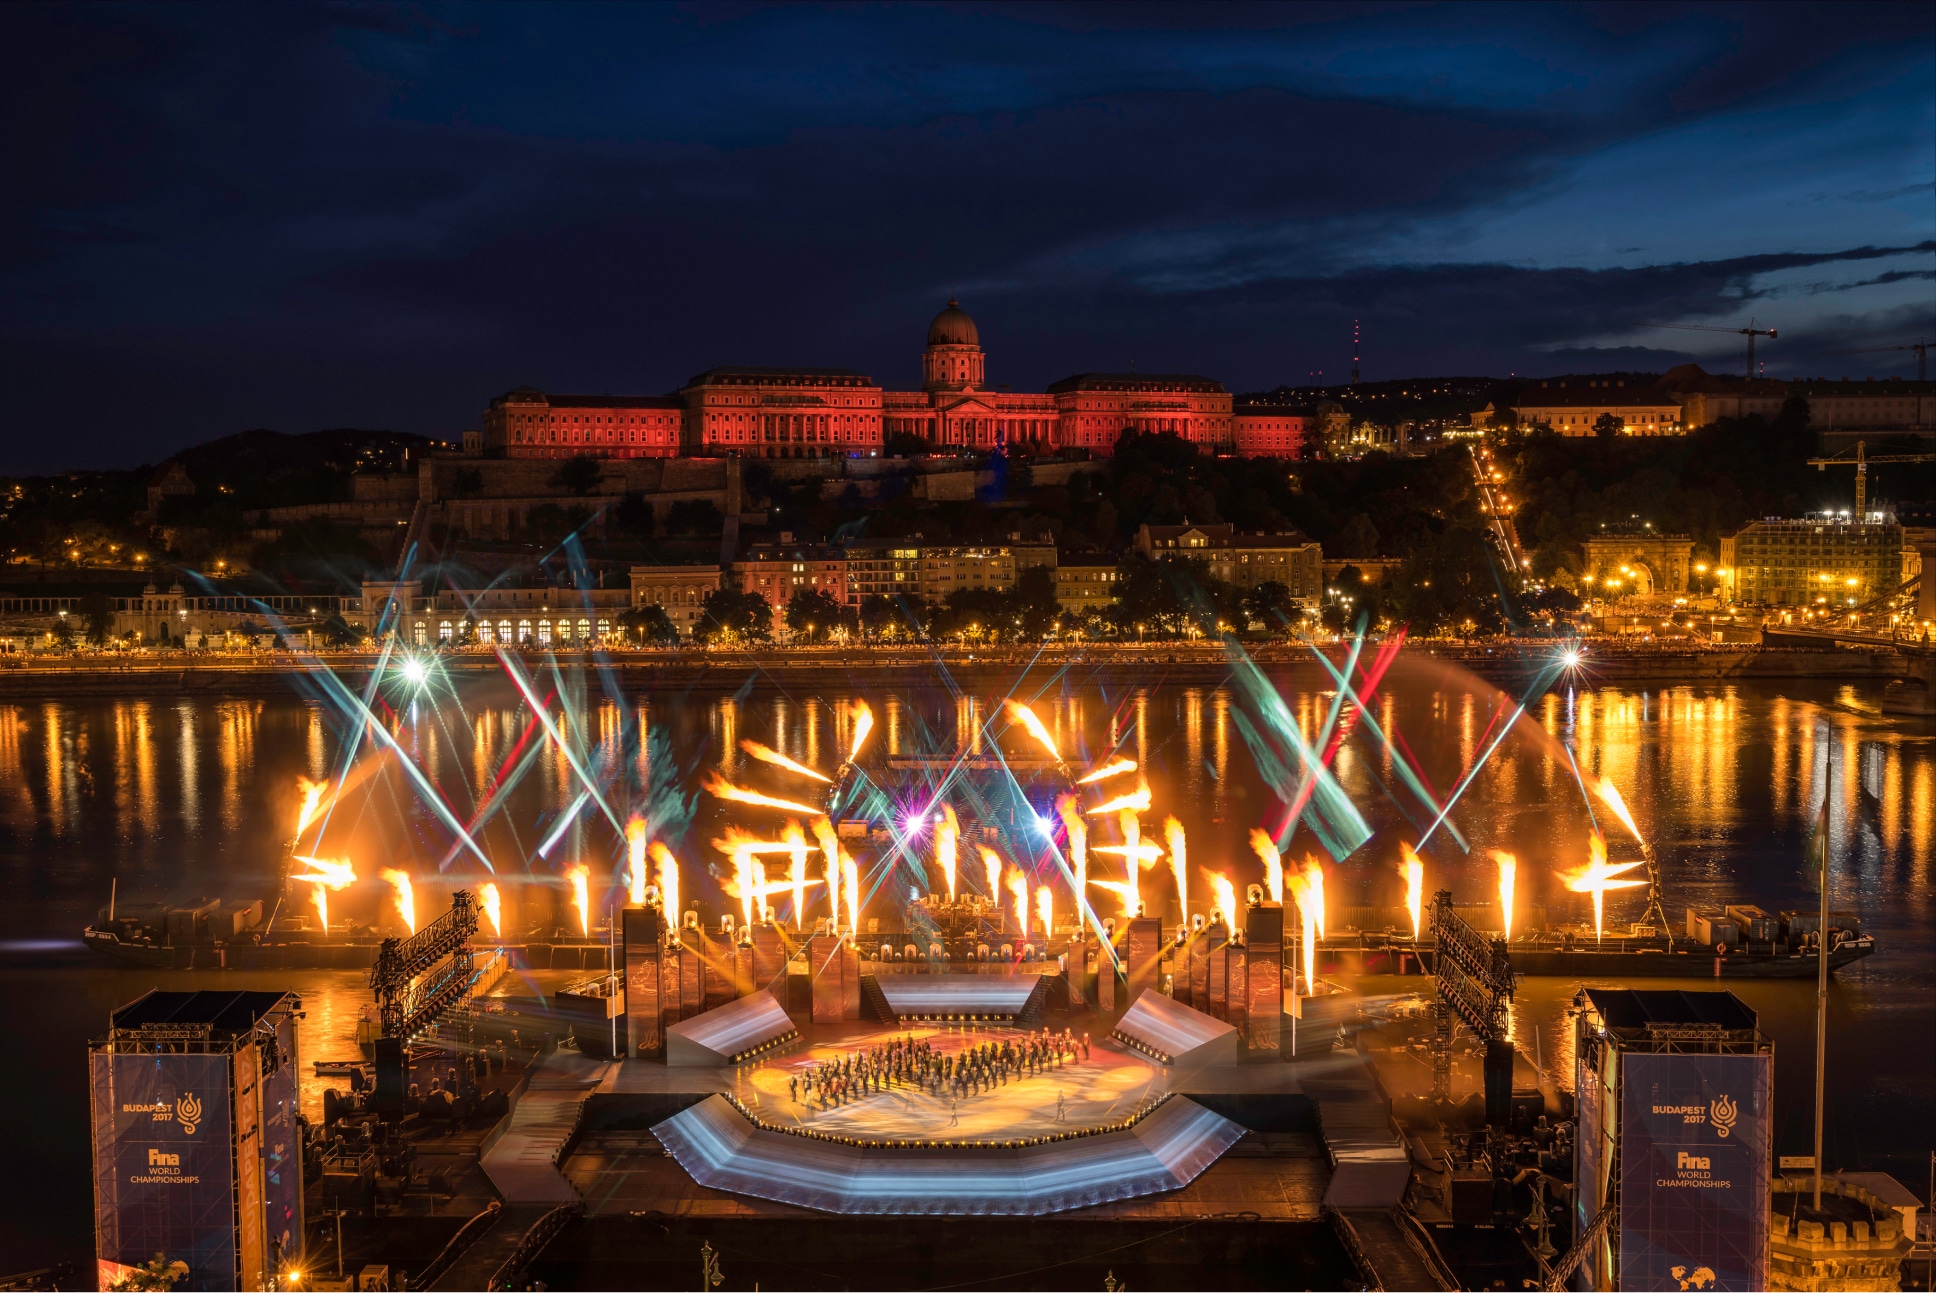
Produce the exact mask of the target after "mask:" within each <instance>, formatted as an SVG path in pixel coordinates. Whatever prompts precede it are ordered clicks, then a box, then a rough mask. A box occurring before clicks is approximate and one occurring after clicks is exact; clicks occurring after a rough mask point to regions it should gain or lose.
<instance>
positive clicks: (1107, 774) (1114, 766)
mask: <svg viewBox="0 0 1936 1293" xmlns="http://www.w3.org/2000/svg"><path fill="white" fill-rule="evenodd" d="M1134 771H1136V760H1134V759H1115V760H1112V761H1111V762H1109V763H1105V764H1103V765H1102V766H1101V767H1100V768H1097V769H1096V770H1095V771H1094V772H1092V773H1090V774H1089V775H1088V776H1086V777H1083V778H1082V779H1080V780H1079V781H1077V782H1076V784H1077V785H1078V786H1092V785H1094V784H1095V783H1096V782H1098V781H1107V780H1108V779H1109V778H1111V777H1115V776H1120V775H1121V774H1123V773H1125V772H1134Z"/></svg>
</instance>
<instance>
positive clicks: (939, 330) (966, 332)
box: [928, 296, 981, 346]
mask: <svg viewBox="0 0 1936 1293" xmlns="http://www.w3.org/2000/svg"><path fill="white" fill-rule="evenodd" d="M928 344H929V345H930V346H979V345H980V344H981V333H980V332H979V331H977V330H976V328H975V321H974V320H973V319H971V318H969V317H968V312H967V311H966V310H964V309H962V308H961V302H959V301H957V300H955V298H954V297H952V296H951V297H949V298H948V308H947V309H945V310H943V311H942V312H941V313H939V314H937V315H935V316H934V322H933V323H930V324H929V325H928Z"/></svg>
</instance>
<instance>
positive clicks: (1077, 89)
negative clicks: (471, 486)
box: [0, 4, 1936, 472]
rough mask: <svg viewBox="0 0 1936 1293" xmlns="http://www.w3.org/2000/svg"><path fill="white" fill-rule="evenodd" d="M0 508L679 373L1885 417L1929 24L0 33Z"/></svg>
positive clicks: (1884, 19) (662, 11)
mask: <svg viewBox="0 0 1936 1293" xmlns="http://www.w3.org/2000/svg"><path fill="white" fill-rule="evenodd" d="M0 30H3V31H4V32H5V35H6V44H7V47H8V49H9V51H10V59H9V74H8V76H7V78H6V80H5V84H4V88H0V95H3V96H4V113H5V132H6V133H5V140H6V143H5V150H6V159H5V160H6V175H7V184H6V189H5V197H4V200H0V212H4V216H3V217H0V218H4V221H5V228H4V237H0V303H3V304H0V312H3V314H0V321H3V324H4V329H5V331H4V342H3V344H0V365H4V367H3V368H0V374H3V375H4V381H5V389H6V393H7V400H6V405H5V412H4V414H3V415H0V416H4V417H5V419H6V422H5V426H6V430H5V434H4V436H0V472H24V471H46V470H53V469H59V468H64V467H81V466H128V465H133V464H135V463H140V462H154V461H159V460H160V459H161V458H163V457H165V456H166V455H167V454H168V453H170V452H171V451H173V450H175V449H178V448H180V447H182V446H184V445H187V444H192V443H195V442H198V441H202V440H207V439H210V438H213V437H215V436H219V435H226V434H229V433H231V432H234V431H239V430H243V429H245V428H250V427H259V426H260V427H272V428H275V429H278V430H283V431H292V432H293V431H310V430H316V429H320V428H327V427H342V426H354V427H362V428H388V429H392V430H398V431H413V432H419V433H423V434H428V435H442V436H449V437H454V436H455V435H457V434H458V433H459V432H461V431H462V430H464V429H466V428H475V427H476V426H477V425H478V424H479V416H480V413H481V411H482V409H483V407H484V405H485V403H486V401H487V400H488V399H489V398H490V397H491V396H492V395H494V394H497V393H499V392H501V391H504V390H506V389H509V388H511V387H513V386H518V385H523V384H531V385H535V386H539V387H541V388H545V389H549V390H553V391H560V392H601V391H609V392H617V393H630V394H654V393H661V392H665V391H669V390H673V389H675V388H677V387H678V386H679V385H680V384H681V383H682V382H684V380H685V379H686V378H687V377H689V376H690V375H692V374H694V373H697V372H699V371H701V370H703V369H706V368H708V367H711V366H713V365H717V364H813V365H832V366H843V367H852V368H858V369H860V370H861V371H863V372H866V373H868V374H870V375H872V376H873V377H874V378H875V379H876V380H877V381H880V382H882V383H884V384H887V385H889V386H891V387H903V388H905V387H911V386H915V385H917V384H918V380H919V378H918V372H919V369H918V362H919V354H920V348H921V344H922V341H923V336H924V329H925V326H926V323H927V321H928V319H929V317H930V316H932V314H933V313H934V312H935V310H937V309H938V308H939V307H940V306H941V305H942V304H943V302H945V301H946V299H947V297H948V296H949V294H950V293H958V294H959V295H960V297H961V300H962V303H963V305H964V306H965V307H966V308H967V309H968V310H969V311H970V312H971V313H972V314H973V315H974V316H975V318H976V320H977V321H978V322H979V323H980V325H981V334H982V343H983V345H984V346H985V347H987V349H988V352H989V362H988V374H989V380H990V381H991V382H993V383H997V384H1004V385H1011V386H1013V387H1015V388H1016V389H1040V388H1041V387H1042V386H1043V385H1044V384H1045V383H1047V382H1050V381H1054V380H1055V379H1057V378H1059V377H1063V376H1066V375H1068V374H1070V373H1074V372H1080V371H1085V370H1095V369H1126V368H1128V367H1129V366H1130V365H1131V364H1132V362H1133V363H1134V364H1135V365H1136V366H1137V367H1138V368H1139V369H1141V370H1142V371H1146V372H1157V371H1162V372H1201V373H1204V374H1206V375H1209V376H1212V377H1215V378H1217V379H1219V380H1221V381H1223V382H1224V383H1225V384H1226V385H1227V386H1229V387H1230V388H1231V389H1233V390H1236V391H1240V392H1241V391H1249V390H1260V389H1267V388H1269V387H1272V386H1276V385H1278V384H1280V383H1306V382H1309V381H1312V380H1315V375H1316V374H1317V373H1318V372H1320V371H1322V373H1323V374H1324V380H1327V381H1340V380H1343V379H1344V378H1345V376H1346V375H1347V373H1348V370H1349V368H1350V361H1351V348H1350V347H1351V329H1352V323H1353V320H1354V319H1356V320H1361V321H1362V328H1363V332H1364V361H1363V365H1362V367H1363V372H1364V376H1365V378H1366V379H1367V380H1377V379H1383V378H1390V377H1403V376H1417V375H1432V374H1493V375H1499V376H1504V375H1506V374H1508V373H1515V372H1516V373H1518V374H1520V375H1526V374H1541V373H1551V372H1565V371H1590V370H1602V371H1603V370H1608V369H1614V368H1647V369H1660V368H1664V367H1666V366H1668V365H1670V364H1673V363H1676V362H1679V361H1681V360H1683V359H1686V358H1690V357H1692V358H1697V359H1699V360H1700V361H1701V362H1702V363H1704V364H1705V365H1707V366H1708V367H1709V369H1710V371H1722V370H1727V369H1729V368H1732V369H1733V370H1734V371H1739V369H1740V365H1741V362H1742V359H1741V351H1740V348H1739V346H1738V345H1737V344H1736V343H1737V339H1735V338H1714V339H1713V340H1712V344H1708V343H1709V341H1710V339H1709V338H1707V337H1704V336H1702V335H1701V334H1698V333H1686V332H1682V333H1674V332H1659V331H1653V332H1649V331H1643V330H1639V329H1637V328H1636V327H1634V326H1633V325H1635V324H1637V323H1639V322H1642V321H1682V322H1707V323H1724V322H1736V321H1739V322H1745V321H1746V320H1747V319H1748V318H1749V317H1750V316H1753V317H1754V318H1756V319H1758V320H1759V321H1760V322H1761V325H1762V326H1764V327H1765V326H1769V325H1771V324H1772V325H1773V326H1775V327H1777V328H1779V329H1780V331H1781V334H1782V335H1781V338H1780V340H1779V341H1777V342H1775V343H1773V344H1769V345H1764V347H1763V350H1762V354H1763V357H1764V358H1765V359H1766V362H1767V371H1768V372H1769V373H1770V374H1771V375H1783V376H1788V375H1818V374H1819V375H1827V376H1841V375H1844V374H1847V375H1851V376H1866V375H1869V374H1871V373H1873V374H1875V375H1877V376H1882V375H1885V374H1891V373H1895V374H1903V375H1913V373H1914V360H1913V357H1911V356H1908V355H1900V356H1891V355H1878V356H1873V357H1853V358H1847V359H1844V358H1830V357H1822V356H1821V352H1822V351H1826V350H1833V349H1840V348H1843V347H1849V346H1860V345H1884V344H1890V343H1900V342H1902V341H1906V340H1913V339H1914V338H1915V337H1916V335H1917V334H1918V333H1925V332H1926V333H1930V334H1932V335H1936V192H1933V191H1932V179H1933V178H1936V6H1932V5H1928V4H1892V5H1881V6H1863V5H1855V4H1835V5H1827V6H1819V7H1816V6H1808V5H1801V4H1782V5H1775V6H1766V7H1762V6H1754V5H1716V6H1677V5H1648V6H1640V7H1623V6H1591V7H1577V8H1568V7H1560V6H1556V5H1513V6H1501V7H1461V6H1447V7H1431V6H1427V7H1405V6H1398V5H1367V6H1349V5H1313V6H1308V7H1284V6H1272V7H1263V8H1250V7H1245V6H1240V5H1203V4H1192V5H1179V6H1167V5H1153V6H1138V7H1128V8H1116V7H1111V6H1106V5H1095V4H1083V5H1072V6H1056V5H1047V6H1030V5H1004V6H1000V7H996V8H974V7H965V6H963V7H956V6H937V7H900V8H820V7H812V6H805V5H788V6H778V7H768V6H760V5H744V4H742V5H729V6H720V7H708V6H698V7H675V6H655V7H645V6H640V7H624V6H618V5H602V6H592V7H587V8H572V7H570V6H564V5H522V6H507V7H491V6H456V7H433V6H411V7H397V6H387V5H350V6H344V7H332V8H314V7H306V6H301V5H288V4H268V5H253V6H248V7H241V8H224V7H221V6H216V5H193V6H182V7H173V8H168V7H162V8H156V7H144V6H135V7H126V6H115V5H100V4H96V5H63V6H48V7H36V6H32V5H22V4H13V5H9V6H7V7H6V9H5V10H4V11H0Z"/></svg>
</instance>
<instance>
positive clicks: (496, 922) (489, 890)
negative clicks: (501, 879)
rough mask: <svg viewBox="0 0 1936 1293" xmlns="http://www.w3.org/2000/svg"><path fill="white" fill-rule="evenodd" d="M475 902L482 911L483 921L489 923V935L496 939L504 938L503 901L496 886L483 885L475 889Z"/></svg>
mask: <svg viewBox="0 0 1936 1293" xmlns="http://www.w3.org/2000/svg"><path fill="white" fill-rule="evenodd" d="M477 902H478V905H479V906H480V907H482V908H483V909H484V919H486V920H488V921H490V922H491V934H492V936H493V937H496V938H503V937H504V900H503V899H502V898H500V897H499V896H498V892H497V886H496V885H494V884H491V883H488V882H486V883H484V884H481V885H479V886H478V887H477Z"/></svg>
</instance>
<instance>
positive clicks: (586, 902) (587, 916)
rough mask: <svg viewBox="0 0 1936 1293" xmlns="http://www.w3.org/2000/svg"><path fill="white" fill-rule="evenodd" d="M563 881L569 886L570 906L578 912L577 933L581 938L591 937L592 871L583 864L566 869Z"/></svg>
mask: <svg viewBox="0 0 1936 1293" xmlns="http://www.w3.org/2000/svg"><path fill="white" fill-rule="evenodd" d="M565 881H566V883H568V884H570V885H571V905H572V907H573V908H575V909H576V910H577V912H578V933H579V935H580V936H581V937H584V938H590V937H591V936H592V871H591V868H590V867H588V866H586V865H585V864H584V863H582V862H581V863H579V864H578V865H577V866H573V867H568V868H566V870H565Z"/></svg>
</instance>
